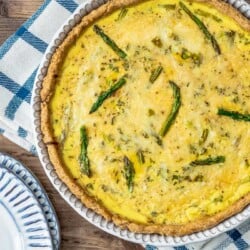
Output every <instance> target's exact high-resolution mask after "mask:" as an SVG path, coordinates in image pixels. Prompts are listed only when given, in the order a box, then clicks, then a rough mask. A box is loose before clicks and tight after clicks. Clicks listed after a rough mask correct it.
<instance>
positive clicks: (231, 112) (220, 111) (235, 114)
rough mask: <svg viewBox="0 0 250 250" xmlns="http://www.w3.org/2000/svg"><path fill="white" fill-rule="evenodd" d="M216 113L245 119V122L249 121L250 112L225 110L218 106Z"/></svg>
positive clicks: (235, 118) (234, 118)
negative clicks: (242, 112)
mask: <svg viewBox="0 0 250 250" xmlns="http://www.w3.org/2000/svg"><path fill="white" fill-rule="evenodd" d="M218 115H222V116H227V117H230V118H232V119H233V120H239V121H240V120H241V121H245V122H250V114H241V113H239V112H237V111H229V110H225V109H222V108H220V109H219V110H218Z"/></svg>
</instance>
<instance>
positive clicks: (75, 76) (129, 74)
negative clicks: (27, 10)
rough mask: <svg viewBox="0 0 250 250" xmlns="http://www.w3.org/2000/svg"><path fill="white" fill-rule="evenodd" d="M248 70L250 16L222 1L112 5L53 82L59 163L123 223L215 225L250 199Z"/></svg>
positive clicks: (83, 192)
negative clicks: (240, 12)
mask: <svg viewBox="0 0 250 250" xmlns="http://www.w3.org/2000/svg"><path fill="white" fill-rule="evenodd" d="M249 69H250V23H249V20H247V19H246V18H244V17H243V16H241V15H240V14H239V13H238V12H237V11H236V10H234V9H233V8H232V7H230V6H229V5H227V4H226V3H223V2H222V1H219V0H218V1H216V0H213V1H184V0H183V1H177V0H150V1H136V0H126V1H119V0H116V1H115V0H114V1H109V2H108V3H107V4H105V5H103V6H101V7H100V8H98V9H97V10H95V11H93V12H91V13H90V14H89V15H87V16H85V17H84V18H83V19H82V21H81V22H80V24H78V25H77V26H76V28H75V29H73V31H71V32H70V33H69V35H68V37H67V38H66V39H65V40H64V42H63V43H62V45H60V46H59V48H58V49H57V51H56V52H55V54H54V56H53V58H52V60H51V64H50V66H49V70H48V73H47V76H46V78H45V80H44V82H43V89H42V92H41V98H42V105H41V108H42V118H41V119H42V131H43V135H44V139H43V140H44V142H45V143H46V145H47V149H48V152H49V156H50V159H51V162H52V163H53V165H54V167H55V168H56V170H57V173H58V174H59V177H60V178H61V179H62V180H63V181H64V182H65V183H66V184H67V185H68V187H69V188H70V190H71V191H72V192H73V193H74V194H76V196H77V197H79V198H80V199H81V200H82V202H83V203H84V204H85V205H86V206H87V207H89V208H92V209H93V210H95V211H96V212H97V213H99V214H102V215H103V216H104V217H105V218H107V219H108V220H112V221H114V222H115V223H116V224H117V225H120V226H121V227H127V228H129V229H130V230H131V231H135V232H149V233H153V232H154V233H161V234H166V235H183V234H188V233H192V232H195V231H199V230H203V229H207V228H209V227H212V226H214V225H216V224H218V223H219V222H220V221H222V220H224V219H226V218H228V217H229V216H231V215H233V214H235V213H237V212H239V211H241V210H242V209H243V208H244V207H245V206H246V205H248V204H249V202H250V101H249V98H250V74H249V73H250V72H249Z"/></svg>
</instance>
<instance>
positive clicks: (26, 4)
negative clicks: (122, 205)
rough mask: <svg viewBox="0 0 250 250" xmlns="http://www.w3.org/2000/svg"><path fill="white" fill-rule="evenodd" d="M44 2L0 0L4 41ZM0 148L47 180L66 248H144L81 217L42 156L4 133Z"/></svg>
mask: <svg viewBox="0 0 250 250" xmlns="http://www.w3.org/2000/svg"><path fill="white" fill-rule="evenodd" d="M42 2H43V1H42V0H0V45H1V44H2V43H3V42H4V41H5V40H6V39H7V38H8V36H10V35H11V34H12V33H13V32H15V30H16V29H17V28H18V27H19V26H20V25H21V24H22V23H23V22H24V21H25V20H26V19H27V18H28V17H30V16H31V15H32V14H33V13H34V11H35V10H36V9H37V8H38V7H39V6H40V5H41V4H42ZM0 102H1V100H0ZM0 151H1V152H5V153H8V154H9V155H11V156H13V157H15V158H16V159H17V160H19V161H21V162H23V163H24V164H25V165H26V166H27V167H28V168H29V169H31V170H32V172H33V173H34V174H35V175H36V176H37V177H38V179H39V180H40V181H41V183H42V184H43V186H44V188H45V190H46V191H47V193H48V196H49V198H50V199H51V201H52V203H53V205H54V207H55V209H56V212H57V215H58V217H59V221H60V224H61V231H62V244H61V249H62V250H70V249H72V250H85V249H86V250H87V249H100V250H106V249H109V250H125V249H128V250H141V249H143V248H142V247H141V246H140V245H136V244H132V243H129V242H126V241H123V240H120V239H118V238H116V237H113V236H111V235H109V234H107V233H105V232H103V231H101V230H100V229H98V228H96V227H94V226H93V225H91V224H90V223H88V222H87V221H86V220H84V219H83V218H81V217H80V216H79V215H78V214H77V213H76V212H74V211H73V209H72V208H70V206H69V205H68V204H67V203H66V202H65V201H64V200H63V199H62V198H61V197H60V195H59V194H58V193H57V191H56V190H55V189H54V188H53V187H52V185H51V184H50V182H49V180H48V178H47V177H46V175H45V173H44V171H43V168H42V166H41V164H40V162H39V160H38V158H37V157H34V156H32V155H31V154H30V153H28V152H27V151H25V150H23V149H22V148H20V147H18V146H16V145H15V144H13V143H11V142H10V141H8V140H7V139H5V138H4V137H2V136H1V135H0ZM0 248H1V247H0Z"/></svg>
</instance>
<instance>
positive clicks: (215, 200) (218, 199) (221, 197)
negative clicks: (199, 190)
mask: <svg viewBox="0 0 250 250" xmlns="http://www.w3.org/2000/svg"><path fill="white" fill-rule="evenodd" d="M222 201H223V195H219V196H218V197H216V198H214V200H213V202H214V203H218V202H222Z"/></svg>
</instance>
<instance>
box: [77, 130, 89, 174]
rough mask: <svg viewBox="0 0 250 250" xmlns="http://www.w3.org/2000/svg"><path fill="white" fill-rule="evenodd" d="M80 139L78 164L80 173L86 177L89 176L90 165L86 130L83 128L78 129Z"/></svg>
mask: <svg viewBox="0 0 250 250" xmlns="http://www.w3.org/2000/svg"><path fill="white" fill-rule="evenodd" d="M80 137H81V152H80V156H79V162H80V166H81V172H82V173H83V174H85V175H87V176H88V177H90V176H91V171H90V164H89V158H88V153H87V149H88V136H87V130H86V128H85V127H84V126H82V127H81V129H80Z"/></svg>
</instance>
